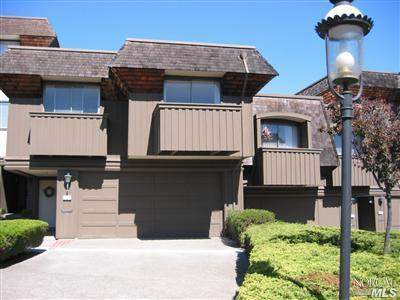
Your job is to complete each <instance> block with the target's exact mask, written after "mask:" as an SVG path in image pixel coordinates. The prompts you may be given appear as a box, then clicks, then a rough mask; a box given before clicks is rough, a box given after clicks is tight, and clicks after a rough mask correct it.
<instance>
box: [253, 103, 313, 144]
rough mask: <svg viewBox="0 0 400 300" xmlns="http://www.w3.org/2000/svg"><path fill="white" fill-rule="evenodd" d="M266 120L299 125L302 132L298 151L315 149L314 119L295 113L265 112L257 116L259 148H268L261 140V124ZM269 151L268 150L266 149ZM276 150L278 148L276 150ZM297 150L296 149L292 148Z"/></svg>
mask: <svg viewBox="0 0 400 300" xmlns="http://www.w3.org/2000/svg"><path fill="white" fill-rule="evenodd" d="M264 120H270V121H272V120H286V121H293V122H295V123H298V126H299V128H300V129H301V130H300V136H301V139H300V145H301V146H300V147H301V148H297V149H313V130H312V125H311V124H312V118H311V117H310V116H308V115H303V114H299V113H295V112H277V111H273V112H263V113H259V114H256V115H255V122H256V124H255V126H256V134H257V136H256V146H257V148H266V147H263V145H262V139H261V123H262V121H264ZM266 149H268V148H266ZM275 149H276V148H275ZM279 149H290V148H279ZM292 149H296V148H292Z"/></svg>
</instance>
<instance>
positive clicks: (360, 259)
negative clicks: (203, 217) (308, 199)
mask: <svg viewBox="0 0 400 300" xmlns="http://www.w3.org/2000/svg"><path fill="white" fill-rule="evenodd" d="M352 236H353V240H352V246H353V252H352V254H351V279H352V282H351V293H352V295H353V296H354V298H355V299H358V298H359V299H364V298H363V297H361V296H359V295H360V294H368V293H370V292H371V287H370V286H368V280H371V279H374V278H377V279H379V283H380V286H379V287H382V288H387V289H390V288H395V289H397V292H398V293H399V292H400V289H399V284H400V259H399V256H398V255H397V254H395V253H398V251H399V250H398V249H399V248H398V245H399V244H398V243H399V239H400V235H399V232H393V234H392V250H393V252H394V253H392V256H394V257H392V256H383V255H381V253H382V248H383V234H382V233H374V232H368V231H363V230H355V231H353V232H352ZM242 238H243V239H244V242H245V244H246V246H247V250H248V251H249V261H250V264H249V269H248V271H247V274H246V276H245V279H244V282H243V284H242V286H241V287H240V290H239V294H238V297H237V298H238V299H241V300H247V299H274V300H275V299H336V298H337V297H338V285H339V254H340V249H339V247H338V242H339V229H336V228H331V227H321V226H312V225H304V224H290V223H283V222H274V223H269V224H262V225H257V226H251V227H249V228H247V229H246V231H245V232H244V233H243V234H242ZM386 279H388V280H389V281H386ZM390 280H392V282H390ZM361 282H362V283H364V286H362V285H360V283H361Z"/></svg>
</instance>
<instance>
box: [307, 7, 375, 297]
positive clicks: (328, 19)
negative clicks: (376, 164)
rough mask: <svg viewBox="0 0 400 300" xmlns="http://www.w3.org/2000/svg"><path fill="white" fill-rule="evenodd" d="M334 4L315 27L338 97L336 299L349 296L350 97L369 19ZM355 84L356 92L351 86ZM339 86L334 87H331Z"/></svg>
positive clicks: (359, 71)
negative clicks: (339, 158)
mask: <svg viewBox="0 0 400 300" xmlns="http://www.w3.org/2000/svg"><path fill="white" fill-rule="evenodd" d="M329 1H330V2H331V3H332V4H334V5H335V6H334V7H333V8H332V9H331V10H330V11H329V12H328V13H327V15H326V16H325V18H324V19H323V20H321V21H320V22H319V23H318V24H317V26H316V28H315V30H316V31H317V33H318V35H319V36H320V37H321V38H322V39H324V40H325V47H326V49H325V50H326V67H327V81H328V85H329V88H330V90H331V91H332V93H333V94H334V95H335V96H336V97H337V99H338V101H340V105H341V114H342V124H343V127H342V128H343V130H342V166H341V167H342V199H341V218H340V241H341V243H340V289H339V298H340V299H350V251H351V236H350V235H351V232H350V230H351V203H352V201H351V143H352V141H351V136H352V127H351V121H352V119H353V101H356V100H358V99H359V98H360V96H361V93H362V78H361V77H362V62H363V38H364V36H365V35H367V34H368V33H369V32H370V30H371V28H372V26H373V22H372V20H371V19H370V18H368V17H367V16H364V15H363V14H362V13H361V12H360V11H359V10H358V9H357V8H355V7H354V6H352V5H351V2H353V0H346V1H343V0H329ZM355 85H359V89H358V93H357V95H355V96H354V95H353V93H352V92H351V87H353V86H355ZM336 87H338V88H339V89H338V90H336V89H335V88H336Z"/></svg>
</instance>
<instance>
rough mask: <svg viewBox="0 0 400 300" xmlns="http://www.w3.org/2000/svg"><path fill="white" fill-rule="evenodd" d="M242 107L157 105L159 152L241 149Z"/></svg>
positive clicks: (237, 150) (229, 151)
mask: <svg viewBox="0 0 400 300" xmlns="http://www.w3.org/2000/svg"><path fill="white" fill-rule="evenodd" d="M241 110H242V107H241V106H240V105H225V104H219V105H212V104H211V105H210V104H207V105H203V104H175V103H159V104H158V105H157V107H156V119H155V121H156V123H155V124H156V126H155V128H156V142H155V145H156V151H157V152H158V153H172V154H173V153H175V152H180V153H184V152H193V153H196V152H207V153H221V152H226V153H235V152H240V151H241V147H242V135H243V132H242V111H241Z"/></svg>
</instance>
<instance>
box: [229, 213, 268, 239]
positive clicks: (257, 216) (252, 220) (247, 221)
mask: <svg viewBox="0 0 400 300" xmlns="http://www.w3.org/2000/svg"><path fill="white" fill-rule="evenodd" d="M274 221H275V214H274V213H272V212H270V211H268V210H264V209H245V210H241V211H237V210H232V211H230V212H229V213H228V217H227V219H226V229H227V234H228V235H229V236H230V237H231V238H232V239H234V240H236V241H237V242H240V243H241V242H242V241H243V240H242V234H243V233H244V231H245V230H246V229H247V228H248V227H249V226H251V225H257V224H265V223H270V222H274Z"/></svg>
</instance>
